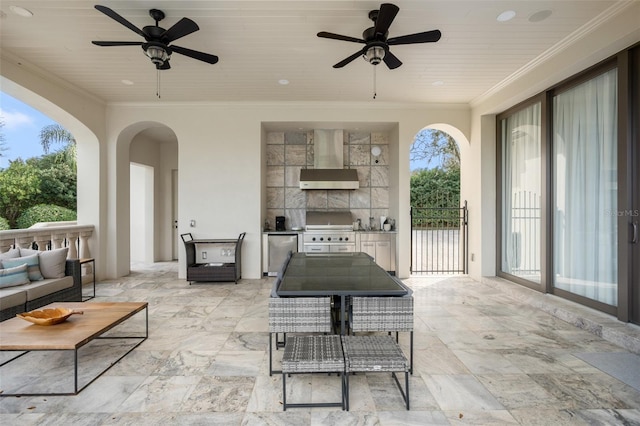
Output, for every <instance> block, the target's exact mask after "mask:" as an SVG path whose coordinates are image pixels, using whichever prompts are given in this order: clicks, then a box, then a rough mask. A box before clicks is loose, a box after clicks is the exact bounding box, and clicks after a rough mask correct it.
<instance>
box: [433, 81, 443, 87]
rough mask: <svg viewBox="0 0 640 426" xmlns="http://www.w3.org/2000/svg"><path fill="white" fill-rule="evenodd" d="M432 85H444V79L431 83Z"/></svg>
mask: <svg viewBox="0 0 640 426" xmlns="http://www.w3.org/2000/svg"><path fill="white" fill-rule="evenodd" d="M431 85H432V86H444V81H442V80H438V81H434V82H433V83H431Z"/></svg>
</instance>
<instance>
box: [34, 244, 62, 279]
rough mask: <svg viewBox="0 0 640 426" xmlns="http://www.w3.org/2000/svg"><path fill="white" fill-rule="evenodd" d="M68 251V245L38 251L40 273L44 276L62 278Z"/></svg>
mask: <svg viewBox="0 0 640 426" xmlns="http://www.w3.org/2000/svg"><path fill="white" fill-rule="evenodd" d="M68 252H69V248H68V247H63V248H59V249H55V250H47V251H41V252H38V256H39V257H40V272H42V275H43V276H44V277H45V278H63V277H64V269H65V266H66V263H67V253H68Z"/></svg>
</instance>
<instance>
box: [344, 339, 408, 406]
mask: <svg viewBox="0 0 640 426" xmlns="http://www.w3.org/2000/svg"><path fill="white" fill-rule="evenodd" d="M342 347H343V350H344V359H345V375H344V376H345V379H344V383H345V385H344V386H345V394H346V395H345V405H346V409H347V411H348V410H349V373H355V372H374V373H380V372H391V375H392V377H393V379H394V380H395V382H396V384H397V385H398V389H400V393H401V394H402V398H403V399H404V401H405V404H406V406H407V410H408V409H409V362H408V361H407V358H406V357H405V356H404V354H403V353H402V349H401V348H400V346H399V345H398V343H397V342H396V341H395V339H394V338H393V337H392V336H389V335H371V336H342ZM399 371H402V372H404V382H405V385H404V387H405V389H404V390H403V389H402V385H401V384H400V381H399V380H398V377H397V376H396V372H399Z"/></svg>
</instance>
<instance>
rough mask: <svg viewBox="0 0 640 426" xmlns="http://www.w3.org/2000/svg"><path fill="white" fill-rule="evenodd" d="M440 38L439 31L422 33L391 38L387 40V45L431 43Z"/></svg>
mask: <svg viewBox="0 0 640 426" xmlns="http://www.w3.org/2000/svg"><path fill="white" fill-rule="evenodd" d="M440 37H442V33H441V32H440V30H433V31H425V32H423V33H416V34H409V35H405V36H400V37H392V38H390V39H389V40H387V44H388V45H389V46H394V45H399V44H415V43H433V42H436V41H438V40H440Z"/></svg>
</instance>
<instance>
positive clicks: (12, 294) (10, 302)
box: [0, 287, 27, 310]
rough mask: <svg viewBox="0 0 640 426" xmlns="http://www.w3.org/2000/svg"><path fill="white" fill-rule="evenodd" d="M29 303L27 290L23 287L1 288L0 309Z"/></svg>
mask: <svg viewBox="0 0 640 426" xmlns="http://www.w3.org/2000/svg"><path fill="white" fill-rule="evenodd" d="M26 303H27V292H26V291H24V290H23V289H22V287H10V288H3V289H0V310H4V309H9V308H13V307H14V306H20V305H22V306H24V305H25V304H26Z"/></svg>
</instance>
